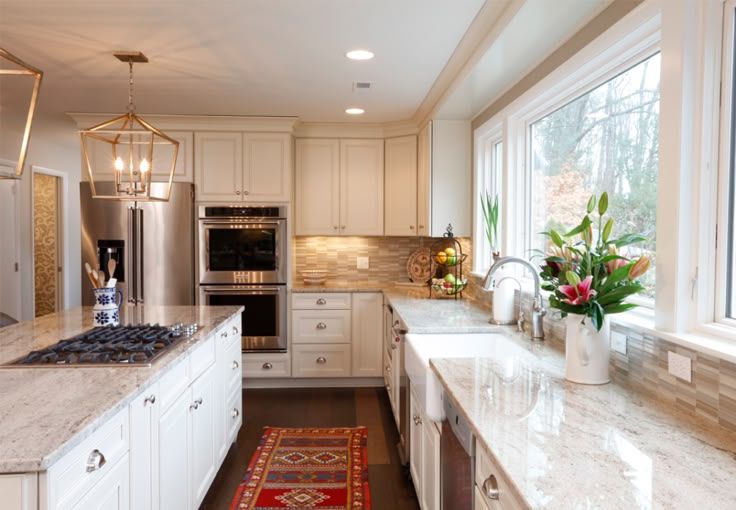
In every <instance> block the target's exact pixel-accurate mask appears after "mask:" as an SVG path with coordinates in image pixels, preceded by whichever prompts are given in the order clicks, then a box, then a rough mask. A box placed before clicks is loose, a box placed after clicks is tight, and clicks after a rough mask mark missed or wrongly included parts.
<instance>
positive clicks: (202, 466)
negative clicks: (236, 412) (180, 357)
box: [189, 365, 223, 509]
mask: <svg viewBox="0 0 736 510" xmlns="http://www.w3.org/2000/svg"><path fill="white" fill-rule="evenodd" d="M191 395H192V396H191V402H192V403H191V404H190V406H189V409H190V413H189V415H190V425H189V426H190V430H191V437H190V442H189V447H190V448H191V470H190V479H189V487H190V490H191V491H192V506H191V507H190V508H192V509H195V508H199V505H200V504H201V503H202V500H203V499H204V497H205V495H206V494H207V489H209V487H210V484H211V483H212V480H214V479H215V474H217V468H218V467H219V462H218V461H219V459H217V457H216V453H217V448H216V445H215V424H216V423H217V424H220V425H221V424H222V420H221V419H219V415H222V414H223V406H222V405H221V406H220V407H219V408H218V407H216V406H215V403H216V402H217V400H216V399H215V366H214V365H213V366H211V367H210V368H209V369H207V371H206V372H205V373H204V374H202V375H201V376H199V378H198V379H197V380H196V381H194V382H193V383H192V386H191Z"/></svg>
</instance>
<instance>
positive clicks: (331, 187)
mask: <svg viewBox="0 0 736 510" xmlns="http://www.w3.org/2000/svg"><path fill="white" fill-rule="evenodd" d="M383 207H384V205H383V140H377V139H342V140H338V139H325V138H303V139H297V141H296V196H295V208H296V213H295V217H296V227H295V233H296V235H369V236H370V235H383Z"/></svg>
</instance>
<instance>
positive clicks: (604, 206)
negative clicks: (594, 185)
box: [588, 191, 608, 216]
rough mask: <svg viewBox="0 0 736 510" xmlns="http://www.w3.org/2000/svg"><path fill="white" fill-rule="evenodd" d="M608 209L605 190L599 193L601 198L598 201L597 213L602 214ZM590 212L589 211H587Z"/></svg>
mask: <svg viewBox="0 0 736 510" xmlns="http://www.w3.org/2000/svg"><path fill="white" fill-rule="evenodd" d="M607 210H608V193H606V192H605V191H604V192H603V193H601V199H600V200H599V201H598V214H600V215H601V216H603V215H604V214H606V211H607ZM588 213H590V211H588Z"/></svg>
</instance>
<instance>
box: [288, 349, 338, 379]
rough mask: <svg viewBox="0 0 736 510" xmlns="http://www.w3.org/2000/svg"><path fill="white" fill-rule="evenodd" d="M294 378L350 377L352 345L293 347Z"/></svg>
mask: <svg viewBox="0 0 736 510" xmlns="http://www.w3.org/2000/svg"><path fill="white" fill-rule="evenodd" d="M292 355H293V360H294V370H293V374H294V377H348V376H350V344H334V345H333V344H328V345H320V344H306V345H294V346H293V347H292Z"/></svg>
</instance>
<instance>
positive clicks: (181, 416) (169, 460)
mask: <svg viewBox="0 0 736 510" xmlns="http://www.w3.org/2000/svg"><path fill="white" fill-rule="evenodd" d="M190 404H191V392H190V391H189V390H186V391H185V392H184V393H182V394H181V395H180V396H179V398H178V399H177V400H176V401H175V402H174V403H173V404H172V405H171V407H170V408H169V409H168V410H167V411H166V412H165V413H164V414H163V415H162V416H161V420H160V422H159V464H158V466H157V469H158V478H159V501H158V506H157V507H155V508H159V509H161V510H164V509H167V508H180V509H183V510H186V509H189V508H191V506H190V491H189V489H188V488H189V482H188V480H189V469H190V467H189V464H190V448H189V443H190V441H191V440H190V431H189V413H190V411H189V405H190Z"/></svg>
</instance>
